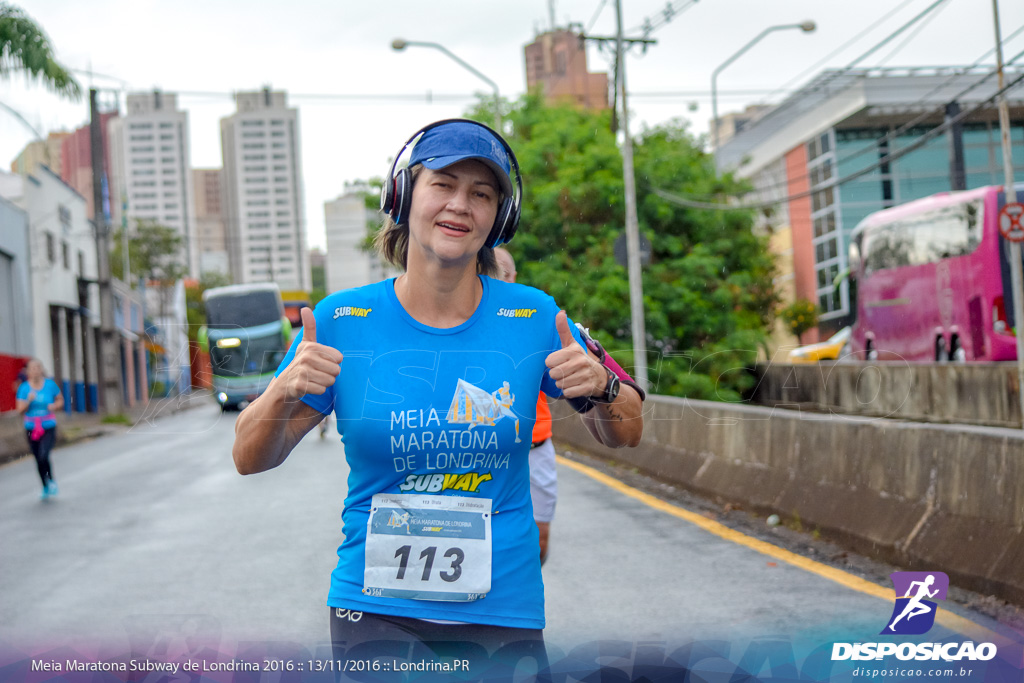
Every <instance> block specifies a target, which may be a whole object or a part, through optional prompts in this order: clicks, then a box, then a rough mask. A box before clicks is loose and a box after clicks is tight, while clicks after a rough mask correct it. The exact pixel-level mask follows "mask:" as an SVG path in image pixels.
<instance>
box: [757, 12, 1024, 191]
mask: <svg viewBox="0 0 1024 683" xmlns="http://www.w3.org/2000/svg"><path fill="white" fill-rule="evenodd" d="M1022 28H1024V27H1022ZM1021 57H1024V51H1022V52H1019V53H1018V54H1016V55H1014V56H1013V57H1012V58H1011V59H1010V60H1009V61H1007V63H1006V65H1007V66H1009V65H1011V64H1014V63H1015V62H1016V61H1017V60H1019V59H1020V58H1021ZM971 68H973V67H967V68H966V69H963V70H962V71H961V72H960V73H955V74H953V76H951V77H950V78H949V79H947V80H946V81H945V82H943V83H941V84H940V85H938V86H936V87H935V88H933V89H932V90H931V91H930V92H929V93H928V94H927V95H924V96H923V97H921V98H920V101H922V102H924V101H926V100H927V99H928V98H929V97H930V96H931V95H932V94H934V93H936V92H938V91H939V90H941V89H942V88H944V87H945V86H947V85H949V84H950V83H952V82H953V80H955V79H956V78H957V77H959V76H962V75H965V74H966V73H967V72H969V70H970V69H971ZM995 75H996V71H995V69H994V68H993V70H991V71H989V72H988V73H986V74H985V75H984V76H983V77H982V78H981V79H979V80H977V81H975V82H974V83H972V84H971V85H969V86H967V87H966V88H964V89H963V90H961V91H960V92H958V93H957V94H956V95H954V96H953V97H952V98H951V101H957V100H958V99H960V98H961V97H963V96H964V95H966V94H967V93H969V92H970V91H972V90H974V89H975V88H977V87H979V86H981V85H982V84H984V83H985V82H986V81H987V80H989V79H990V78H992V77H993V76H995ZM945 106H946V105H945V103H943V104H940V105H937V106H935V107H931V108H928V109H926V110H925V111H923V112H921V113H920V114H918V115H917V116H916V117H914V118H913V119H911V120H910V121H907V122H906V123H904V124H902V125H901V126H899V127H898V128H896V129H895V130H892V131H889V132H887V133H885V134H884V135H882V136H881V137H879V138H876V139H874V140H872V141H871V142H869V143H867V144H866V145H864V146H863V147H861V148H860V149H858V150H856V151H854V152H853V153H851V154H849V155H847V156H844V157H843V159H842V161H844V162H849V161H852V160H853V159H856V158H857V157H860V156H863V155H864V154H868V153H872V152H877V151H878V149H879V147H880V145H883V144H885V143H888V142H891V141H893V140H895V139H896V138H897V137H899V136H900V135H902V134H903V133H905V132H907V131H908V130H910V129H912V128H913V127H914V126H917V125H918V124H920V123H922V122H923V121H924V120H925V119H927V118H928V117H930V116H934V115H936V114H939V113H943V112H944V111H945ZM808 177H810V174H809V173H804V174H802V175H799V176H794V177H793V178H788V179H787V180H785V181H781V182H777V183H770V184H768V185H762V186H761V187H758V188H757V189H758V190H760V191H765V190H772V189H776V188H779V187H783V186H787V185H789V184H790V183H791V182H793V181H798V180H806V179H807V178H808Z"/></svg>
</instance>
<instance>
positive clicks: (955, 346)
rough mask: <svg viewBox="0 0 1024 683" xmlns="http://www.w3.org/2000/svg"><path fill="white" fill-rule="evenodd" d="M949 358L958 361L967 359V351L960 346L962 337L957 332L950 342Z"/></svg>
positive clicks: (961, 361)
mask: <svg viewBox="0 0 1024 683" xmlns="http://www.w3.org/2000/svg"><path fill="white" fill-rule="evenodd" d="M949 359H950V360H951V361H953V362H956V363H963V362H964V361H966V360H967V351H966V350H965V349H964V347H962V346H960V337H958V336H956V335H955V334H954V335H953V338H952V339H951V340H950V342H949Z"/></svg>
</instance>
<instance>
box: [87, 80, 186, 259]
mask: <svg viewBox="0 0 1024 683" xmlns="http://www.w3.org/2000/svg"><path fill="white" fill-rule="evenodd" d="M177 104H178V102H177V95H175V94H173V93H164V92H160V91H158V90H156V91H153V92H146V93H131V94H129V95H128V97H127V106H126V111H125V115H124V116H123V117H117V118H113V119H111V120H110V122H109V123H108V124H107V125H108V126H109V131H108V139H109V141H110V143H109V144H110V161H111V164H112V166H111V168H110V171H109V175H110V198H111V199H110V218H111V223H112V225H114V226H117V227H125V226H128V227H129V230H130V229H131V227H132V226H131V225H130V221H132V220H136V219H137V220H141V221H148V222H153V223H156V224H159V225H162V226H165V227H168V228H173V229H174V230H175V231H176V232H177V233H178V234H179V235H180V236H181V238H182V253H181V262H182V264H183V265H184V266H185V268H186V269H187V272H188V273H189V274H190V275H191V276H193V277H198V276H199V274H200V266H199V255H198V249H197V238H196V219H195V203H194V198H193V193H192V164H191V157H190V152H189V130H188V113H187V112H184V111H179V110H178V106H177Z"/></svg>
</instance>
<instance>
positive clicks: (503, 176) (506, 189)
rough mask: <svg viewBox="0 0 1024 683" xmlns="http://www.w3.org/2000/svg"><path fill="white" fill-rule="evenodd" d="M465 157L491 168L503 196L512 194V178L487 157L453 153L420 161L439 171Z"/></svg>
mask: <svg viewBox="0 0 1024 683" xmlns="http://www.w3.org/2000/svg"><path fill="white" fill-rule="evenodd" d="M467 159H473V160H475V161H479V162H482V163H484V164H486V165H487V167H488V168H489V169H491V172H492V173H494V177H495V178H497V180H498V182H499V183H500V184H501V191H502V192H503V193H504V194H505V196H506V197H512V196H513V194H514V193H513V192H512V179H511V178H509V177H508V171H506V170H505V169H503V168H502V167H501V166H499V165H498V164H496V163H495V162H494V161H492V160H491V159H488V158H487V157H482V156H475V155H473V154H453V155H450V156H444V157H431V158H430V159H424V160H423V161H422V162H420V163H422V164H423V165H424V166H426V167H427V168H429V169H430V170H431V171H440V170H441V169H442V168H448V167H449V166H451V165H452V164H457V163H459V162H460V161H466V160H467Z"/></svg>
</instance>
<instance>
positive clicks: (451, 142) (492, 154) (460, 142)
mask: <svg viewBox="0 0 1024 683" xmlns="http://www.w3.org/2000/svg"><path fill="white" fill-rule="evenodd" d="M466 159H476V160H477V161H482V162H483V163H485V164H487V166H488V167H489V168H490V169H491V170H492V171H493V172H494V175H495V177H496V178H497V179H498V182H499V183H500V184H501V191H502V192H503V193H504V194H505V196H506V197H512V196H513V192H512V178H511V177H510V176H511V173H512V165H511V163H509V159H508V152H506V151H505V146H504V145H502V144H501V142H500V141H499V140H498V139H497V138H496V137H494V135H493V134H492V133H491V132H490V131H489V130H487V129H486V128H484V127H483V126H479V125H477V124H475V123H468V122H463V121H455V122H453V123H444V124H441V125H440V126H435V127H434V128H431V129H429V130H428V131H427V132H425V133H424V134H423V135H421V136H420V139H419V140H417V141H416V144H415V145H414V146H413V148H412V155H411V156H410V157H409V168H412V167H413V166H415V165H416V164H423V165H424V166H426V167H427V168H429V169H430V170H432V171H437V170H440V169H442V168H447V167H448V166H451V165H452V164H455V163H458V162H460V161H464V160H466Z"/></svg>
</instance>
